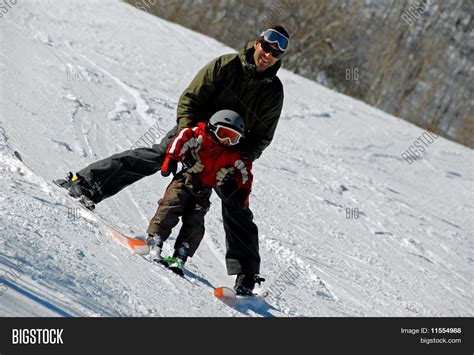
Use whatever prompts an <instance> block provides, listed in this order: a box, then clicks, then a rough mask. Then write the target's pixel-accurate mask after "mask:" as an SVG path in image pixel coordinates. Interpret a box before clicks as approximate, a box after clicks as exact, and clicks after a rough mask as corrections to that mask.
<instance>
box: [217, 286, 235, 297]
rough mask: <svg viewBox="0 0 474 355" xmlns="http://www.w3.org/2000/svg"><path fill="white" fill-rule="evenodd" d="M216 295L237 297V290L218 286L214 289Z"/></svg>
mask: <svg viewBox="0 0 474 355" xmlns="http://www.w3.org/2000/svg"><path fill="white" fill-rule="evenodd" d="M214 296H216V297H217V298H235V292H234V290H232V289H231V288H229V287H225V286H224V287H216V288H215V289H214Z"/></svg>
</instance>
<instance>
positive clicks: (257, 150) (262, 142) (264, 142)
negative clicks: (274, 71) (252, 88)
mask: <svg viewBox="0 0 474 355" xmlns="http://www.w3.org/2000/svg"><path fill="white" fill-rule="evenodd" d="M283 98H284V95H283V86H282V85H281V82H280V81H278V86H277V90H276V91H275V92H274V93H273V95H272V96H271V97H268V99H267V100H266V105H265V106H264V107H263V110H262V112H263V114H261V115H260V116H259V117H255V120H256V121H257V122H256V124H255V126H254V127H253V129H252V130H251V131H250V132H248V134H247V136H246V138H245V146H244V147H243V150H244V151H245V152H246V155H247V159H248V160H250V161H254V160H255V159H258V158H259V157H260V155H262V152H263V151H264V150H265V148H267V147H268V145H269V144H270V143H271V142H272V140H273V136H274V134H275V131H276V128H277V125H278V121H279V119H280V114H281V110H282V108H283Z"/></svg>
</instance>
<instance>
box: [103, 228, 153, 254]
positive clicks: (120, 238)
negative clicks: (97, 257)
mask: <svg viewBox="0 0 474 355" xmlns="http://www.w3.org/2000/svg"><path fill="white" fill-rule="evenodd" d="M105 231H106V233H107V234H108V235H109V236H110V237H111V238H112V239H113V240H114V241H116V242H117V243H118V244H120V245H122V246H124V247H125V248H127V249H128V250H130V251H131V252H132V253H135V254H138V255H147V254H148V253H149V252H150V247H149V246H148V244H147V243H146V242H145V241H144V240H142V239H138V238H132V237H127V236H126V235H124V234H122V233H120V232H119V231H117V230H115V229H113V228H112V227H106V228H105Z"/></svg>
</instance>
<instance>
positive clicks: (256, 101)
mask: <svg viewBox="0 0 474 355" xmlns="http://www.w3.org/2000/svg"><path fill="white" fill-rule="evenodd" d="M288 46H289V35H288V32H287V31H286V30H285V29H284V28H283V27H282V26H280V25H277V26H274V27H272V28H270V29H268V30H266V31H264V32H263V33H262V34H261V35H260V36H259V37H258V38H257V39H256V40H255V41H254V42H253V44H252V45H249V46H247V47H246V48H244V49H242V50H241V51H240V53H238V54H227V55H223V56H220V57H218V58H216V59H214V60H212V61H211V62H210V63H209V64H207V65H206V66H205V67H204V68H202V69H201V70H200V71H199V72H198V73H197V75H196V77H195V78H194V79H193V80H192V82H191V83H190V84H189V86H188V87H187V88H186V89H185V90H184V92H183V94H182V95H181V96H180V98H179V103H178V109H177V122H178V125H177V126H176V127H174V128H173V129H172V130H171V131H170V132H168V133H167V134H166V136H165V137H164V138H163V140H162V141H161V142H160V143H159V144H154V145H153V146H152V148H138V149H133V150H128V151H125V152H122V153H119V154H115V155H112V156H111V157H108V158H106V159H103V160H100V161H97V162H95V163H93V164H91V165H89V166H88V167H86V168H84V169H82V170H80V171H79V172H77V174H76V175H75V176H73V175H72V174H70V175H69V176H68V179H67V180H61V181H59V184H61V185H62V186H63V187H65V188H66V189H68V190H69V192H70V194H71V195H73V196H75V197H81V196H82V197H84V196H85V198H86V202H88V203H90V205H91V207H92V206H93V203H98V202H100V201H102V200H103V199H105V198H107V197H110V196H112V195H114V194H115V193H117V192H118V191H120V190H121V189H123V188H124V187H126V186H128V185H130V184H132V183H134V182H135V181H137V180H139V179H141V178H143V177H145V176H148V175H152V174H154V173H156V172H157V171H158V170H160V169H161V165H162V163H163V160H164V158H165V153H166V150H167V147H168V145H169V143H170V141H171V140H172V139H173V137H174V136H175V135H176V134H177V133H178V132H179V131H180V130H181V129H183V128H185V127H192V126H195V125H196V123H197V122H200V121H207V120H208V119H209V117H211V116H212V115H213V114H214V113H215V112H217V111H219V110H223V109H227V110H233V111H236V112H238V113H239V114H240V115H241V116H242V117H243V119H244V122H245V128H246V129H245V134H244V139H242V140H241V142H240V143H239V144H238V147H237V148H238V149H239V150H240V151H241V152H243V156H244V158H245V159H246V160H248V161H249V162H253V161H254V160H255V159H257V158H259V157H260V155H261V154H262V152H263V150H264V149H265V148H266V147H267V146H268V145H269V144H270V142H271V141H272V139H273V135H274V133H275V129H276V126H277V123H278V120H279V118H280V113H281V110H282V106H283V86H282V84H281V81H280V80H279V79H278V77H277V76H276V73H277V71H278V69H279V68H280V66H281V57H282V55H283V54H284V53H285V51H286V50H287V49H288ZM194 163H197V165H196V166H199V164H201V163H200V162H194ZM230 174H232V168H231V167H229V168H222V169H221V170H220V171H219V172H218V174H217V178H218V179H219V180H220V181H221V182H222V183H221V184H220V186H219V187H217V188H215V190H216V192H217V194H218V195H219V197H220V198H221V200H222V215H223V222H224V230H225V233H226V247H227V252H226V264H227V272H228V274H229V275H237V279H236V284H235V286H234V289H235V290H236V292H237V293H238V294H252V290H253V288H254V286H255V283H256V282H258V283H260V281H263V279H261V278H259V277H258V276H257V275H258V274H259V272H260V255H259V250H258V229H257V226H256V225H255V223H254V222H253V214H252V212H251V210H250V208H249V205H248V190H245V189H240V188H239V187H238V186H237V185H236V183H235V179H231V178H229V175H230Z"/></svg>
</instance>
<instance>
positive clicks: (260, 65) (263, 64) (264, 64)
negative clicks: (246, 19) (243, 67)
mask: <svg viewBox="0 0 474 355" xmlns="http://www.w3.org/2000/svg"><path fill="white" fill-rule="evenodd" d="M270 45H271V47H272V48H273V49H275V50H278V46H276V45H275V44H270ZM253 48H254V49H255V53H254V54H253V60H254V62H255V66H256V67H257V72H259V73H261V72H263V71H264V70H267V69H268V68H270V67H271V66H273V65H274V64H275V63H276V62H278V61H279V60H280V58H274V57H273V56H272V54H271V53H270V52H268V53H267V52H265V51H264V50H263V48H262V44H261V43H260V42H257V41H255V42H254V44H253Z"/></svg>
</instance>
